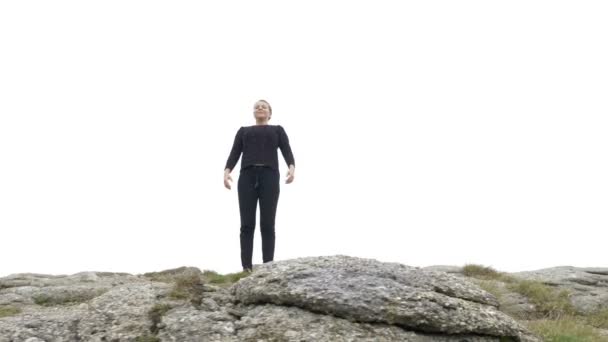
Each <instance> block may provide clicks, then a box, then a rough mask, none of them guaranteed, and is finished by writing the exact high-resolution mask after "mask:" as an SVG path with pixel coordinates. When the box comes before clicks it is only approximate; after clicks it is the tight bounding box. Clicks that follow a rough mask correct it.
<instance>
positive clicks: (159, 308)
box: [148, 303, 172, 334]
mask: <svg viewBox="0 0 608 342" xmlns="http://www.w3.org/2000/svg"><path fill="white" fill-rule="evenodd" d="M171 308H172V307H171V305H169V304H161V303H158V304H155V305H154V306H153V307H152V308H151V309H150V311H148V318H149V319H150V321H151V322H152V325H151V326H150V331H151V332H152V333H153V334H156V333H158V324H159V323H160V322H161V319H162V317H163V315H164V314H165V313H167V311H169V310H171Z"/></svg>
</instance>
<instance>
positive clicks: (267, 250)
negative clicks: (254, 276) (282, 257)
mask: <svg viewBox="0 0 608 342" xmlns="http://www.w3.org/2000/svg"><path fill="white" fill-rule="evenodd" d="M279 183H280V174H279V170H276V169H273V168H271V167H269V166H266V165H264V166H258V165H250V166H248V167H246V168H244V169H242V170H241V171H240V174H239V180H238V194H239V211H240V214H241V234H240V237H241V264H242V266H243V269H245V268H252V267H253V264H252V258H253V236H254V234H253V233H254V231H255V223H256V222H255V221H256V219H255V218H256V217H255V215H256V209H257V202H258V199H259V201H260V231H261V233H262V260H263V262H264V263H266V262H269V261H273V259H274V240H275V239H274V238H275V234H274V221H275V217H276V212H277V203H278V201H279V193H280V192H281V189H280V186H279Z"/></svg>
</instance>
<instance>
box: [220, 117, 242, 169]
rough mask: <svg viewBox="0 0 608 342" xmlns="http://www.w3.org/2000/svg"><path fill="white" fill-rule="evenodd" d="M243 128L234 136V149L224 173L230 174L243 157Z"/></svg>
mask: <svg viewBox="0 0 608 342" xmlns="http://www.w3.org/2000/svg"><path fill="white" fill-rule="evenodd" d="M242 136H243V127H242V126H241V128H239V130H238V131H237V132H236V135H235V136H234V142H233V143H232V149H231V150H230V155H229V156H228V159H227V160H226V166H225V167H224V173H225V174H226V173H230V172H231V171H232V169H233V168H234V166H235V165H236V163H237V162H238V161H239V158H240V157H241V152H243V139H242Z"/></svg>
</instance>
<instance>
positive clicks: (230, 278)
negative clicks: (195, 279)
mask: <svg viewBox="0 0 608 342" xmlns="http://www.w3.org/2000/svg"><path fill="white" fill-rule="evenodd" d="M248 275H249V273H247V272H242V271H241V272H234V273H228V274H219V273H217V272H215V271H210V270H205V271H204V272H203V277H204V278H205V279H206V280H207V282H209V283H210V284H234V283H235V282H237V281H239V279H241V278H244V277H247V276H248Z"/></svg>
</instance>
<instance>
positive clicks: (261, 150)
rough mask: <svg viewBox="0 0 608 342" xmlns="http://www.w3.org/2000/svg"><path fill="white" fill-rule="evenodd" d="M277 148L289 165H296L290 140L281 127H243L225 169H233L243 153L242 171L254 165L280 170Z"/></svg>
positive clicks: (235, 138) (233, 145)
mask: <svg viewBox="0 0 608 342" xmlns="http://www.w3.org/2000/svg"><path fill="white" fill-rule="evenodd" d="M277 148H280V149H281V153H282V154H283V158H285V162H286V163H287V165H288V166H289V165H294V166H295V165H296V164H295V160H294V158H293V153H292V152H291V146H290V145H289V138H288V137H287V133H285V129H284V128H283V127H282V126H281V125H253V126H241V128H239V130H238V131H237V132H236V136H235V137H234V143H233V144H232V150H231V151H230V155H229V156H228V160H227V161H226V166H225V167H224V170H225V169H230V171H232V169H233V168H234V166H235V165H236V162H237V161H238V160H239V157H240V156H241V152H243V159H242V160H241V170H242V169H244V168H246V167H247V166H249V165H252V164H266V165H269V166H270V167H272V168H273V169H276V170H278V169H279V158H278V155H277Z"/></svg>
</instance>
